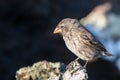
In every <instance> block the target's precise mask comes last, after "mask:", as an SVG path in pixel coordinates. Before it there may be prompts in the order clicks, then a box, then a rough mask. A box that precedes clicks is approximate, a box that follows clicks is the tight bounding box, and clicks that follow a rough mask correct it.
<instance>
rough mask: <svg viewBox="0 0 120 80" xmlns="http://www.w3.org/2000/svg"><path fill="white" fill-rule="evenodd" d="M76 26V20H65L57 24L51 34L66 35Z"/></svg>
mask: <svg viewBox="0 0 120 80" xmlns="http://www.w3.org/2000/svg"><path fill="white" fill-rule="evenodd" d="M78 25H79V22H78V21H77V20H76V19H71V18H65V19H63V20H62V21H60V22H59V24H58V25H57V27H56V28H55V30H54V32H53V33H54V34H57V33H59V34H66V33H67V32H68V31H70V30H71V29H73V28H75V27H78Z"/></svg>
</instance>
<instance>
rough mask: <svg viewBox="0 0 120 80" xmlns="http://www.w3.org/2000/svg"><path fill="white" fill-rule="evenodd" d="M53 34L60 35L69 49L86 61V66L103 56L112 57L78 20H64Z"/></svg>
mask: <svg viewBox="0 0 120 80" xmlns="http://www.w3.org/2000/svg"><path fill="white" fill-rule="evenodd" d="M53 33H54V34H56V33H60V34H61V35H62V36H63V39H64V41H65V44H66V46H67V48H68V49H69V50H70V51H71V52H73V53H74V54H75V55H76V56H78V58H80V59H82V60H85V61H86V64H87V62H88V61H91V60H93V59H96V58H98V57H101V56H103V55H107V56H111V54H110V53H109V52H108V51H107V50H106V49H105V47H104V46H103V45H102V44H101V43H100V42H99V41H98V40H97V39H96V38H95V37H94V36H93V34H92V33H90V32H89V31H88V30H87V29H86V28H85V27H84V26H82V25H81V24H80V23H79V22H78V20H76V19H71V18H65V19H63V20H62V21H60V23H59V24H58V25H57V27H56V28H55V30H54V32H53ZM78 58H77V59H78Z"/></svg>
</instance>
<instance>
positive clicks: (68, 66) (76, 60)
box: [66, 58, 79, 69]
mask: <svg viewBox="0 0 120 80" xmlns="http://www.w3.org/2000/svg"><path fill="white" fill-rule="evenodd" d="M78 60H79V58H76V59H75V60H74V61H72V62H70V63H69V64H68V65H67V66H66V69H68V68H70V67H72V66H73V65H74V64H75V63H76V62H78Z"/></svg>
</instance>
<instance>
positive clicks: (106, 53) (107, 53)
mask: <svg viewBox="0 0 120 80" xmlns="http://www.w3.org/2000/svg"><path fill="white" fill-rule="evenodd" d="M104 54H105V55H107V56H113V55H112V54H111V53H109V52H104Z"/></svg>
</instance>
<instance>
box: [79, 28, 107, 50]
mask: <svg viewBox="0 0 120 80" xmlns="http://www.w3.org/2000/svg"><path fill="white" fill-rule="evenodd" d="M80 34H81V35H80V37H81V40H82V42H83V43H84V44H87V45H88V46H91V47H94V48H96V49H97V50H102V51H106V49H105V48H104V46H103V44H102V43H101V42H99V41H98V40H97V39H96V38H95V37H94V35H93V34H92V33H90V32H89V31H88V30H87V29H85V28H83V27H81V28H80Z"/></svg>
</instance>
